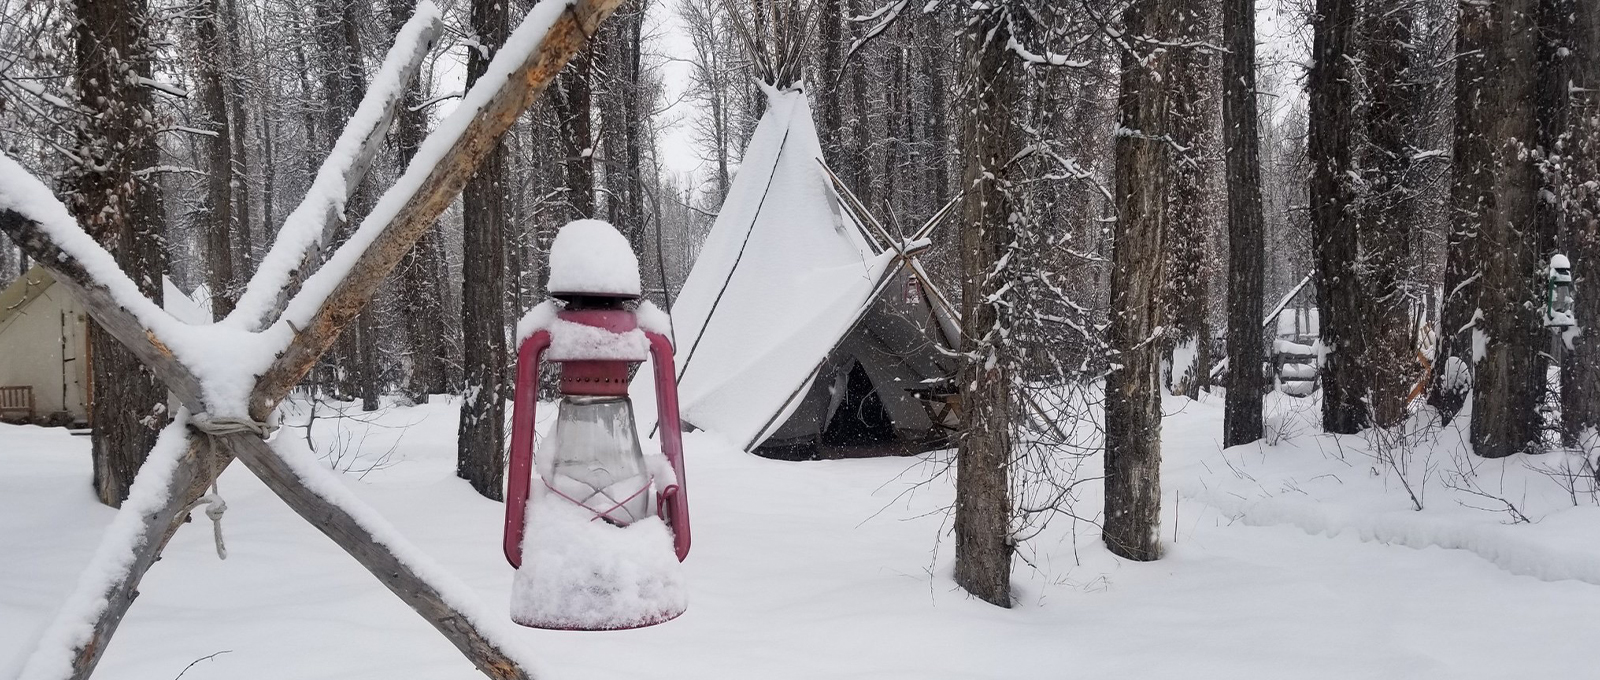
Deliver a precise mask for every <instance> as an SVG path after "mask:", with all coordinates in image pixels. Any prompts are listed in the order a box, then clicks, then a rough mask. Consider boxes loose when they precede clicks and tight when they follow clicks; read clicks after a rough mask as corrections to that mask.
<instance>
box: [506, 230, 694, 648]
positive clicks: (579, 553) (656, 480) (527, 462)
mask: <svg viewBox="0 0 1600 680" xmlns="http://www.w3.org/2000/svg"><path fill="white" fill-rule="evenodd" d="M588 226H589V227H592V228H594V229H599V227H598V226H596V223H593V222H590V223H589V224H588ZM568 228H569V229H570V228H572V227H570V226H569V227H568ZM604 230H605V231H607V232H609V233H611V234H614V233H615V232H614V230H612V229H611V227H610V226H609V225H604ZM565 231H566V229H564V230H563V233H565ZM576 231H577V230H576V229H575V230H574V232H576ZM559 239H560V237H559V236H558V240H559ZM615 239H616V240H618V241H620V242H621V244H622V246H621V247H622V248H624V249H625V248H626V241H625V240H622V239H621V236H620V235H617V236H616V237H615ZM555 250H556V249H555V248H552V263H554V260H555V259H556V257H555ZM627 254H628V256H629V257H628V258H626V259H631V255H632V253H631V252H628V253H627ZM575 259H577V258H575ZM634 266H635V267H636V266H637V265H634ZM634 271H635V272H636V271H637V269H634ZM635 280H636V279H635ZM635 285H636V284H635ZM552 288H555V282H554V281H552ZM554 295H555V296H556V297H557V298H559V299H562V300H564V301H565V306H564V307H558V306H556V303H554V302H549V303H545V305H548V306H541V309H542V311H543V313H540V312H539V311H536V312H535V313H534V314H533V315H531V316H530V318H531V319H533V321H532V322H525V323H531V324H532V325H533V327H532V328H525V329H523V331H522V332H523V333H524V334H526V335H527V339H526V340H524V341H523V342H522V345H521V347H520V348H519V349H518V352H517V378H516V397H515V401H514V402H513V406H512V416H511V417H512V420H511V452H510V467H509V474H510V479H509V482H508V485H507V487H508V488H507V497H506V521H505V542H504V549H505V555H506V560H507V561H509V562H510V563H511V566H512V567H514V568H517V569H518V574H517V580H516V581H515V582H514V584H513V588H512V591H513V603H512V619H513V620H514V621H516V622H517V623H519V624H522V625H526V626H532V627H538V628H557V629H566V630H614V629H624V628H639V627H643V626H649V625H654V624H657V623H661V622H663V621H667V620H670V619H672V618H675V617H677V616H678V615H679V614H681V613H682V612H683V608H684V601H683V597H682V594H681V587H679V585H678V583H677V577H676V572H677V570H678V567H677V563H678V562H681V561H682V560H683V559H684V557H686V556H687V555H688V554H689V504H688V496H687V493H686V491H685V487H684V470H683V446H682V428H681V427H680V425H679V420H678V391H677V383H676V381H675V379H674V378H675V371H674V370H673V362H672V344H671V342H670V341H669V340H668V339H667V338H666V336H664V335H662V334H660V333H657V332H654V331H653V330H650V329H646V328H641V327H640V325H639V318H638V316H637V315H636V314H635V312H633V311H630V310H628V309H627V308H626V307H625V306H624V305H625V304H626V302H627V301H628V300H629V299H632V298H636V297H637V294H636V293H635V292H634V291H631V290H624V291H622V292H595V291H592V290H591V291H585V292H582V293H567V294H563V293H554ZM643 304H645V305H648V304H649V303H643ZM551 311H554V313H549V312H551ZM657 314H659V312H657ZM646 355H648V356H649V358H650V359H651V360H652V364H653V366H654V378H655V388H656V391H655V393H656V408H657V417H658V421H657V422H658V423H659V424H660V427H659V428H658V429H659V431H660V433H661V435H660V440H661V453H662V454H663V456H664V458H665V465H663V464H661V459H659V458H656V459H655V461H656V464H655V465H651V464H650V462H649V461H647V460H646V457H645V456H644V455H643V454H642V452H641V450H640V445H639V437H638V433H637V431H636V428H635V425H634V418H633V404H632V402H631V401H630V400H629V399H628V373H629V370H630V368H631V367H632V365H634V364H638V363H640V362H642V361H643V360H644V359H645V357H646ZM543 361H549V362H552V363H556V364H558V365H559V366H560V371H561V379H560V392H561V399H560V401H559V402H557V405H556V408H557V416H556V423H555V426H554V429H553V430H552V431H551V432H550V433H549V434H548V435H547V436H546V437H545V438H544V441H543V442H541V444H540V451H539V452H538V456H537V457H536V456H535V453H534V439H535V435H534V416H535V410H536V408H537V405H538V394H539V368H540V365H541V362H543ZM535 468H537V471H538V473H539V479H540V482H541V485H540V486H539V487H533V485H532V482H533V473H534V472H535ZM530 499H532V502H530ZM530 510H531V513H530ZM541 513H543V514H542V515H541ZM530 517H531V519H529V518H530ZM656 517H659V518H660V522H657V521H656V520H655V518H656ZM529 522H532V525H531V526H530V525H529V524H528V523H529ZM562 523H565V524H562ZM556 525H561V526H560V527H557V526H556ZM662 525H664V528H663V526H662ZM552 527H556V528H552ZM562 527H564V528H562ZM669 530H670V538H669V537H667V536H666V535H665V533H666V532H667V531H669ZM525 538H526V540H527V541H528V543H527V545H524V540H525ZM540 541H545V543H544V544H540ZM524 549H527V550H528V551H530V552H538V551H543V552H538V555H535V557H548V558H549V559H544V560H543V561H539V560H535V561H536V562H538V564H534V565H525V564H524ZM669 550H670V552H668V551H669ZM607 552H609V553H612V554H599V553H607ZM550 553H555V554H554V555H553V556H552V555H551V554H550ZM674 556H675V557H676V560H674V559H673V557H674ZM537 569H545V573H542V574H533V573H530V572H532V571H534V570H537ZM652 570H654V572H655V573H653V572H652ZM563 572H564V573H563ZM661 572H671V573H670V574H666V575H664V576H663V575H662V574H661ZM535 580H537V581H538V584H537V585H528V586H526V587H524V584H525V582H532V581H535ZM519 589H521V590H523V591H526V592H522V593H519ZM663 591H670V592H663ZM563 600H565V601H563ZM519 607H520V609H519Z"/></svg>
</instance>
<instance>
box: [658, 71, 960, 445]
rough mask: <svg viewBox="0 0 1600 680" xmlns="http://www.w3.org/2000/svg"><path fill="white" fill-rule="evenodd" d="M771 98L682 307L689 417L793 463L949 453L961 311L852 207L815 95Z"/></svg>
mask: <svg viewBox="0 0 1600 680" xmlns="http://www.w3.org/2000/svg"><path fill="white" fill-rule="evenodd" d="M764 89H765V90H766V94H767V97H768V107H767V112H766V113H765V115H763V116H762V119H761V121H760V123H759V125H758V126H757V127H756V131H755V133H754V135H753V136H752V137H751V140H750V144H749V146H748V147H747V148H746V149H745V153H744V157H743V160H742V161H741V163H740V167H739V172H738V175H737V177H736V178H735V179H734V182H733V185H732V187H730V189H729V192H728V196H727V198H726V200H725V202H724V203H723V206H722V209H721V211H720V212H719V213H718V216H717V220H716V223H715V225H714V226H713V227H712V229H711V232H710V234H709V235H708V236H707V238H706V242H705V245H704V247H703V248H702V250H701V252H700V256H699V258H698V259H697V260H696V261H695V265H694V268H693V269H692V270H691V272H690V274H689V277H688V279H687V280H686V281H685V283H684V286H683V290H682V291H680V292H679V294H678V296H677V297H676V299H674V300H673V307H672V320H673V327H674V334H675V338H674V340H675V344H676V346H677V350H676V360H677V364H678V374H679V388H678V389H679V394H680V399H681V402H682V403H681V406H682V411H683V418H684V421H685V422H687V423H690V424H692V425H694V426H695V427H699V428H703V429H707V430H712V431H715V432H718V433H720V434H722V435H723V436H724V437H727V438H728V439H729V440H730V441H732V442H733V443H735V444H738V445H741V446H743V447H744V448H745V449H746V450H751V451H755V452H757V453H761V454H764V455H770V456H774V457H782V458H796V459H798V458H812V457H831V456H836V455H860V454H862V453H864V452H865V453H894V452H915V451H921V450H926V449H928V448H930V447H935V446H940V445H942V444H943V443H944V441H945V439H946V438H947V435H948V433H949V431H950V430H949V428H950V427H951V426H953V425H954V420H953V415H954V414H953V409H951V408H950V407H949V403H950V402H949V400H948V399H947V398H946V395H948V394H949V393H951V392H953V380H954V375H955V372H956V370H957V362H956V360H955V359H954V357H953V348H954V347H955V346H956V344H957V342H956V338H955V332H956V325H955V324H954V323H953V321H952V319H951V318H950V316H951V314H950V312H949V311H948V310H946V309H942V308H941V307H940V305H938V304H936V302H937V300H933V299H930V296H934V295H937V293H936V291H932V290H930V289H929V288H928V287H927V286H926V285H924V283H923V279H924V278H925V277H922V276H921V275H920V274H918V273H917V272H915V271H914V270H913V268H914V267H916V266H917V265H916V260H915V258H914V255H909V254H908V253H909V250H908V247H907V244H905V243H887V242H885V241H884V239H881V238H877V237H874V236H872V232H871V231H870V230H869V225H863V224H860V223H859V222H858V220H857V219H856V218H855V217H853V216H852V214H851V211H850V210H847V209H846V208H845V203H844V202H843V201H842V200H841V196H840V194H839V193H838V192H837V191H835V189H834V185H833V184H832V183H831V181H830V179H829V174H828V172H827V171H826V170H825V168H824V166H823V165H822V164H821V162H820V159H821V157H822V149H821V146H820V144H819V142H818V140H817V132H816V128H815V127H814V125H813V123H812V119H811V110H810V107H809V105H808V104H807V103H806V97H805V94H804V93H803V92H800V91H795V90H791V91H783V92H779V91H777V90H775V89H771V88H764ZM871 226H876V225H871ZM648 382H649V381H648V380H645V381H642V382H641V383H639V386H641V387H648V385H647V383H648ZM644 391H646V390H645V389H638V390H635V391H634V392H635V396H636V398H639V399H648V395H643V394H640V393H641V392H644ZM641 410H642V411H644V412H648V411H649V410H648V409H641Z"/></svg>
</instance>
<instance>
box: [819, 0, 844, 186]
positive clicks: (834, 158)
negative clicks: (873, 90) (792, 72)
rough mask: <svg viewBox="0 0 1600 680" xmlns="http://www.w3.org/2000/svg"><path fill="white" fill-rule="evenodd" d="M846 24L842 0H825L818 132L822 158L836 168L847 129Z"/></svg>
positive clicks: (821, 14) (821, 23)
mask: <svg viewBox="0 0 1600 680" xmlns="http://www.w3.org/2000/svg"><path fill="white" fill-rule="evenodd" d="M843 27H844V6H843V4H842V3H841V0H821V4H820V5H818V8H817V39H818V40H819V41H820V42H821V43H822V69H821V72H820V73H818V74H817V75H818V80H819V81H820V82H818V83H817V86H818V89H817V109H818V118H819V119H820V122H821V123H822V124H821V125H820V126H819V127H818V128H817V135H818V137H820V138H821V140H820V141H821V142H822V157H823V158H824V159H826V160H827V161H828V164H829V165H830V166H833V167H838V164H839V162H840V160H842V159H840V158H839V152H840V149H839V132H840V130H842V129H843V125H844V114H843V112H842V111H841V110H840V108H839V86H840V85H841V84H843V83H844V79H842V78H840V77H839V76H840V75H842V74H841V73H840V72H839V68H840V62H841V61H843V59H844V54H843V50H842V49H840V48H841V47H843V45H841V44H840V41H841V40H842V37H841V35H840V34H841V29H842V28H843Z"/></svg>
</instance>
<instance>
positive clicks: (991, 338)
mask: <svg viewBox="0 0 1600 680" xmlns="http://www.w3.org/2000/svg"><path fill="white" fill-rule="evenodd" d="M1015 9H1016V8H1015V7H1013V6H1010V5H1008V4H1007V3H996V4H995V5H993V6H990V7H989V8H987V9H984V10H979V9H976V8H974V9H972V10H970V11H971V14H970V15H968V16H965V17H964V19H965V20H966V22H965V23H966V28H965V33H964V35H963V37H962V52H963V55H964V60H965V62H966V64H965V70H966V73H967V85H966V87H965V88H964V90H963V94H962V106H963V107H964V108H966V110H967V112H966V115H964V116H962V132H961V140H962V142H961V145H962V155H963V157H964V158H965V159H966V170H965V174H964V177H963V183H964V184H965V185H966V186H967V187H968V190H967V194H966V196H965V198H964V199H963V200H962V207H961V217H962V222H961V268H962V270H963V271H965V272H968V273H969V275H968V276H965V277H963V278H962V285H961V314H962V317H961V326H962V328H961V333H962V336H963V337H964V338H965V339H966V340H965V341H966V342H967V343H969V344H968V345H966V346H964V347H963V348H962V349H963V351H964V353H965V354H966V360H965V361H964V362H963V365H962V370H961V403H962V404H963V410H962V418H961V420H962V422H961V439H960V448H959V449H958V451H957V453H956V460H957V463H956V467H957V470H956V499H957V500H956V518H955V533H956V572H955V578H956V583H957V584H960V585H961V587H962V588H965V589H966V590H967V592H969V593H972V594H973V595H975V596H977V597H979V598H981V599H983V600H985V601H987V602H990V603H992V604H997V605H1000V606H1002V607H1009V606H1011V554H1012V545H1011V501H1010V499H1009V496H1008V493H1007V490H1008V489H1009V485H1010V478H1009V470H1010V465H1009V462H1010V458H1011V453H1012V451H1011V422H1012V418H1013V414H1012V408H1013V407H1012V401H1011V380H1012V379H1013V376H1012V375H1011V374H1010V369H1011V368H1012V367H1011V366H1010V363H1011V361H1010V358H1009V357H1004V356H1001V354H1002V353H1004V352H1008V351H1010V349H1009V348H1008V347H1007V346H1006V344H1005V334H1004V333H1003V332H1000V331H1001V329H1005V328H1008V327H1009V318H1008V316H1009V314H1010V310H1009V309H1008V308H1007V307H1006V306H1004V305H1002V304H999V301H998V299H997V296H998V295H999V293H998V292H997V291H1000V290H1001V289H1002V288H1003V287H1004V286H1005V285H1006V279H1005V277H1003V276H1002V275H1000V272H998V268H997V263H1000V262H1001V260H1002V258H1003V257H1004V255H1005V251H1006V248H1007V245H1008V244H1009V243H1010V242H1011V236H1010V234H1011V224H1010V222H1011V219H1010V217H1011V214H1012V212H1013V204H1012V199H1011V192H1010V187H1009V186H1008V182H1007V177H1008V172H1007V169H1006V167H1005V166H1006V163H1007V161H1009V160H1010V159H1011V158H1013V157H1014V156H1016V154H1017V151H1019V150H1020V147H1021V141H1022V140H1021V135H1020V131H1019V130H1018V129H1016V121H1017V120H1018V117H1019V114H1020V112H1019V111H1017V110H1016V109H1017V108H1019V107H1020V104H1021V99H1022V94H1023V86H1022V82H1021V81H1022V79H1023V74H1022V64H1020V63H1018V62H1017V61H1016V60H1015V59H1013V58H1011V55H1010V54H1009V53H1008V52H1007V51H1006V43H1007V41H1009V40H1010V39H1012V38H1013V37H1014V36H1013V35H1012V31H1013V30H1014V29H1015V27H1016V24H1014V23H1012V22H1011V21H1010V19H1011V18H1012V16H1011V15H1012V11H1013V10H1015Z"/></svg>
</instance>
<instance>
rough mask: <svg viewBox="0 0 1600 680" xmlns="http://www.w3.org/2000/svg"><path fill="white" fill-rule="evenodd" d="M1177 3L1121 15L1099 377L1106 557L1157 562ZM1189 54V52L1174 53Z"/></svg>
mask: <svg viewBox="0 0 1600 680" xmlns="http://www.w3.org/2000/svg"><path fill="white" fill-rule="evenodd" d="M1181 4H1182V3H1181V2H1179V1H1178V0H1134V1H1133V2H1132V3H1131V4H1129V5H1128V7H1127V9H1125V10H1124V11H1123V14H1122V23H1123V31H1124V33H1125V35H1127V36H1128V37H1129V47H1124V48H1123V49H1124V51H1123V53H1122V75H1121V92H1120V93H1119V95H1118V98H1117V108H1118V111H1119V112H1120V117H1121V123H1120V125H1119V129H1118V132H1117V138H1116V146H1115V150H1114V152H1113V155H1114V158H1115V163H1116V168H1115V174H1116V179H1115V188H1114V189H1113V195H1114V196H1115V199H1116V205H1117V224H1116V236H1115V241H1114V245H1113V246H1112V255H1111V310H1110V314H1111V325H1110V330H1109V332H1108V338H1107V339H1108V342H1109V345H1110V347H1111V351H1112V357H1111V361H1112V363H1113V364H1114V366H1115V368H1114V369H1113V370H1112V371H1111V373H1110V374H1109V375H1107V376H1106V454H1105V456H1106V460H1105V466H1106V475H1105V489H1106V495H1105V529H1104V532H1103V533H1102V540H1104V541H1105V544H1106V548H1107V549H1109V550H1110V551H1111V552H1112V553H1114V554H1116V555H1120V556H1122V557H1126V558H1128V559H1132V560H1140V561H1148V560H1154V559H1158V558H1159V557H1161V542H1160V540H1159V529H1160V521H1161V375H1160V362H1159V358H1158V355H1157V348H1158V347H1159V346H1160V342H1161V337H1160V333H1161V324H1162V319H1161V305H1160V300H1161V291H1162V287H1163V284H1164V281H1165V278H1166V277H1165V275H1166V272H1165V271H1163V270H1164V269H1165V262H1166V230H1167V209H1168V199H1169V194H1168V192H1169V188H1170V186H1171V183H1172V182H1171V175H1172V163H1173V153H1172V147H1173V140H1172V139H1171V138H1170V137H1169V135H1170V133H1171V131H1172V129H1171V120H1170V113H1169V107H1170V105H1171V104H1170V102H1169V101H1168V95H1169V92H1170V89H1169V88H1168V87H1166V86H1165V83H1166V82H1168V79H1169V77H1170V76H1171V69H1170V62H1171V60H1172V53H1171V52H1170V51H1169V49H1171V48H1165V49H1161V48H1156V47H1154V45H1155V44H1157V43H1171V42H1172V39H1173V37H1174V35H1175V30H1174V29H1175V26H1174V24H1173V22H1174V21H1176V20H1177V16H1176V15H1177V11H1176V10H1178V9H1179V7H1180V6H1181ZM1177 49H1188V48H1177Z"/></svg>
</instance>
